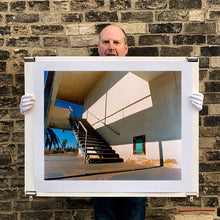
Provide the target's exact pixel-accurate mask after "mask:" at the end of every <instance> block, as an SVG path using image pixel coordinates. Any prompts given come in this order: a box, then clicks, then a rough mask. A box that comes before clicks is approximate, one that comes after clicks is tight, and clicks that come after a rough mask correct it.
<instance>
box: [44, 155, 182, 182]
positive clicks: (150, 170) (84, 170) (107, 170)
mask: <svg viewBox="0 0 220 220" xmlns="http://www.w3.org/2000/svg"><path fill="white" fill-rule="evenodd" d="M45 179H46V180H181V169H175V168H168V167H160V166H153V165H145V164H134V163H127V162H122V163H103V164H88V163H87V164H85V162H84V160H83V158H82V157H78V156H64V155H62V156H61V155H54V156H45Z"/></svg>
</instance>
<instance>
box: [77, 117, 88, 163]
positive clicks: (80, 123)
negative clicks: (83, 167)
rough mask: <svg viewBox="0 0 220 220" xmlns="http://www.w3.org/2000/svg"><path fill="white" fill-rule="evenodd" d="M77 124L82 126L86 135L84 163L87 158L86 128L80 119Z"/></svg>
mask: <svg viewBox="0 0 220 220" xmlns="http://www.w3.org/2000/svg"><path fill="white" fill-rule="evenodd" d="M79 125H81V126H82V128H83V130H84V131H85V133H86V135H85V163H86V159H87V129H86V128H85V126H84V125H83V123H82V122H81V121H79ZM78 131H79V130H78Z"/></svg>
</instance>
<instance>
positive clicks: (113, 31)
mask: <svg viewBox="0 0 220 220" xmlns="http://www.w3.org/2000/svg"><path fill="white" fill-rule="evenodd" d="M98 53H99V56H126V54H127V53H128V45H127V44H125V41H124V33H123V32H122V30H121V29H120V28H119V27H117V26H113V25H110V26H107V27H106V28H104V29H103V30H102V31H101V33H100V39H99V44H98Z"/></svg>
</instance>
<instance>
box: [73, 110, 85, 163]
mask: <svg viewBox="0 0 220 220" xmlns="http://www.w3.org/2000/svg"><path fill="white" fill-rule="evenodd" d="M69 109H70V111H71V112H72V113H73V114H74V117H76V118H77V119H78V117H77V115H76V113H75V112H74V111H73V109H72V108H71V106H69ZM74 124H75V125H76V127H77V141H79V140H78V136H79V129H80V125H81V127H82V128H83V130H84V131H85V149H84V151H85V155H84V157H85V158H84V159H85V163H86V160H87V133H88V131H87V129H86V128H85V126H84V125H83V123H82V122H81V121H80V120H79V121H78V124H77V123H76V122H75V120H74Z"/></svg>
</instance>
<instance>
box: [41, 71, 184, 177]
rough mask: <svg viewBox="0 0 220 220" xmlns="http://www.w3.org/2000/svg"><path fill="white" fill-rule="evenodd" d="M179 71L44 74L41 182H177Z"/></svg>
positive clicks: (49, 72) (178, 171)
mask: <svg viewBox="0 0 220 220" xmlns="http://www.w3.org/2000/svg"><path fill="white" fill-rule="evenodd" d="M181 74H182V72H181V71H44V137H45V139H44V180H46V181H52V180H56V181H68V180H82V181H83V180H92V181H96V180H99V181H100V180H104V181H105V180H109V181H111V180H118V181H123V180H126V181H130V180H136V181H139V180H146V181H149V180H153V181H158V180H160V181H163V180H165V181H166V180H170V181H172V180H175V181H179V180H181V179H182V159H181V158H182V137H181V134H182V132H181V127H182V126H181Z"/></svg>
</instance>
